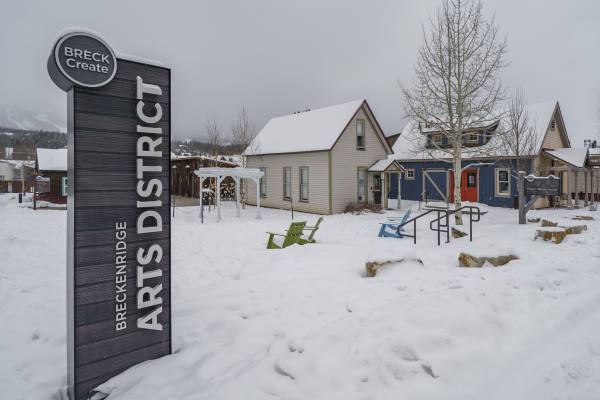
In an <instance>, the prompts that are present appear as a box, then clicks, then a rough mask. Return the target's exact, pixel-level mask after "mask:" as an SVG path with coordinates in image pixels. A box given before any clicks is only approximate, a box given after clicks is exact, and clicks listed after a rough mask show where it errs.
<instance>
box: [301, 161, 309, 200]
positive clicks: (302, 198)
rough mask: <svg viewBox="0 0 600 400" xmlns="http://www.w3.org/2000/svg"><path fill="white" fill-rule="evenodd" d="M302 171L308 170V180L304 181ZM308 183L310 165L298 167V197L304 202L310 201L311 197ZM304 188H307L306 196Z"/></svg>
mask: <svg viewBox="0 0 600 400" xmlns="http://www.w3.org/2000/svg"><path fill="white" fill-rule="evenodd" d="M302 171H306V182H302ZM308 183H309V175H308V167H298V188H299V193H298V199H299V201H301V202H303V203H308V200H309V198H310V195H309V191H308V188H309V186H308ZM304 189H306V197H304Z"/></svg>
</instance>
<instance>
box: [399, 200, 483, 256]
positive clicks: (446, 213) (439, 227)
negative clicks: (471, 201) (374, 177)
mask: <svg viewBox="0 0 600 400" xmlns="http://www.w3.org/2000/svg"><path fill="white" fill-rule="evenodd" d="M465 208H468V209H469V211H471V212H469V241H473V222H479V221H480V220H481V210H480V209H479V207H476V206H462V207H460V208H457V209H456V210H447V209H446V210H443V209H431V210H428V211H425V212H424V213H421V214H419V215H417V216H416V217H413V218H411V219H409V220H408V221H406V222H404V223H402V224H400V225H398V227H397V228H396V232H397V233H398V235H402V236H408V237H412V238H413V243H414V244H417V220H418V219H419V218H422V217H424V216H425V215H427V214H431V213H433V212H436V213H437V218H436V219H434V220H432V221H430V222H429V229H431V230H432V231H437V233H438V235H437V236H438V237H437V239H438V246H439V245H440V234H441V232H446V243H449V242H450V219H449V216H450V215H451V214H455V213H456V212H457V211H460V210H463V209H465ZM472 210H477V214H476V216H477V219H473V212H472ZM442 214H443V215H442ZM442 218H445V219H446V224H444V225H442V224H441V223H440V221H441V220H442ZM435 222H437V223H438V224H437V228H434V227H433V224H434V223H435ZM410 223H412V224H413V235H409V234H407V233H401V232H400V231H401V230H402V227H403V226H405V225H408V224H410ZM442 228H446V229H445V230H444V229H442Z"/></svg>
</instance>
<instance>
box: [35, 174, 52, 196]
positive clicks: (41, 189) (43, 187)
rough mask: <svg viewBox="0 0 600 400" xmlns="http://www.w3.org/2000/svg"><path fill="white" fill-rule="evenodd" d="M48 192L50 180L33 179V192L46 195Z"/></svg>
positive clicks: (46, 178) (38, 177)
mask: <svg viewBox="0 0 600 400" xmlns="http://www.w3.org/2000/svg"><path fill="white" fill-rule="evenodd" d="M49 191H50V178H48V177H45V176H36V177H35V192H36V193H48V192H49Z"/></svg>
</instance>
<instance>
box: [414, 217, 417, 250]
mask: <svg viewBox="0 0 600 400" xmlns="http://www.w3.org/2000/svg"><path fill="white" fill-rule="evenodd" d="M413 226H414V230H415V234H414V237H413V242H414V244H417V219H416V218H415V219H413Z"/></svg>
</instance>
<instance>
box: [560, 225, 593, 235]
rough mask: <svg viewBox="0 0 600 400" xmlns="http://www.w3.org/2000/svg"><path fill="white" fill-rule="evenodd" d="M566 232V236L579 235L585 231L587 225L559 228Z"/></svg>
mask: <svg viewBox="0 0 600 400" xmlns="http://www.w3.org/2000/svg"><path fill="white" fill-rule="evenodd" d="M561 228H564V230H565V231H566V232H567V235H579V234H580V233H581V232H583V231H587V225H573V226H561Z"/></svg>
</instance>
